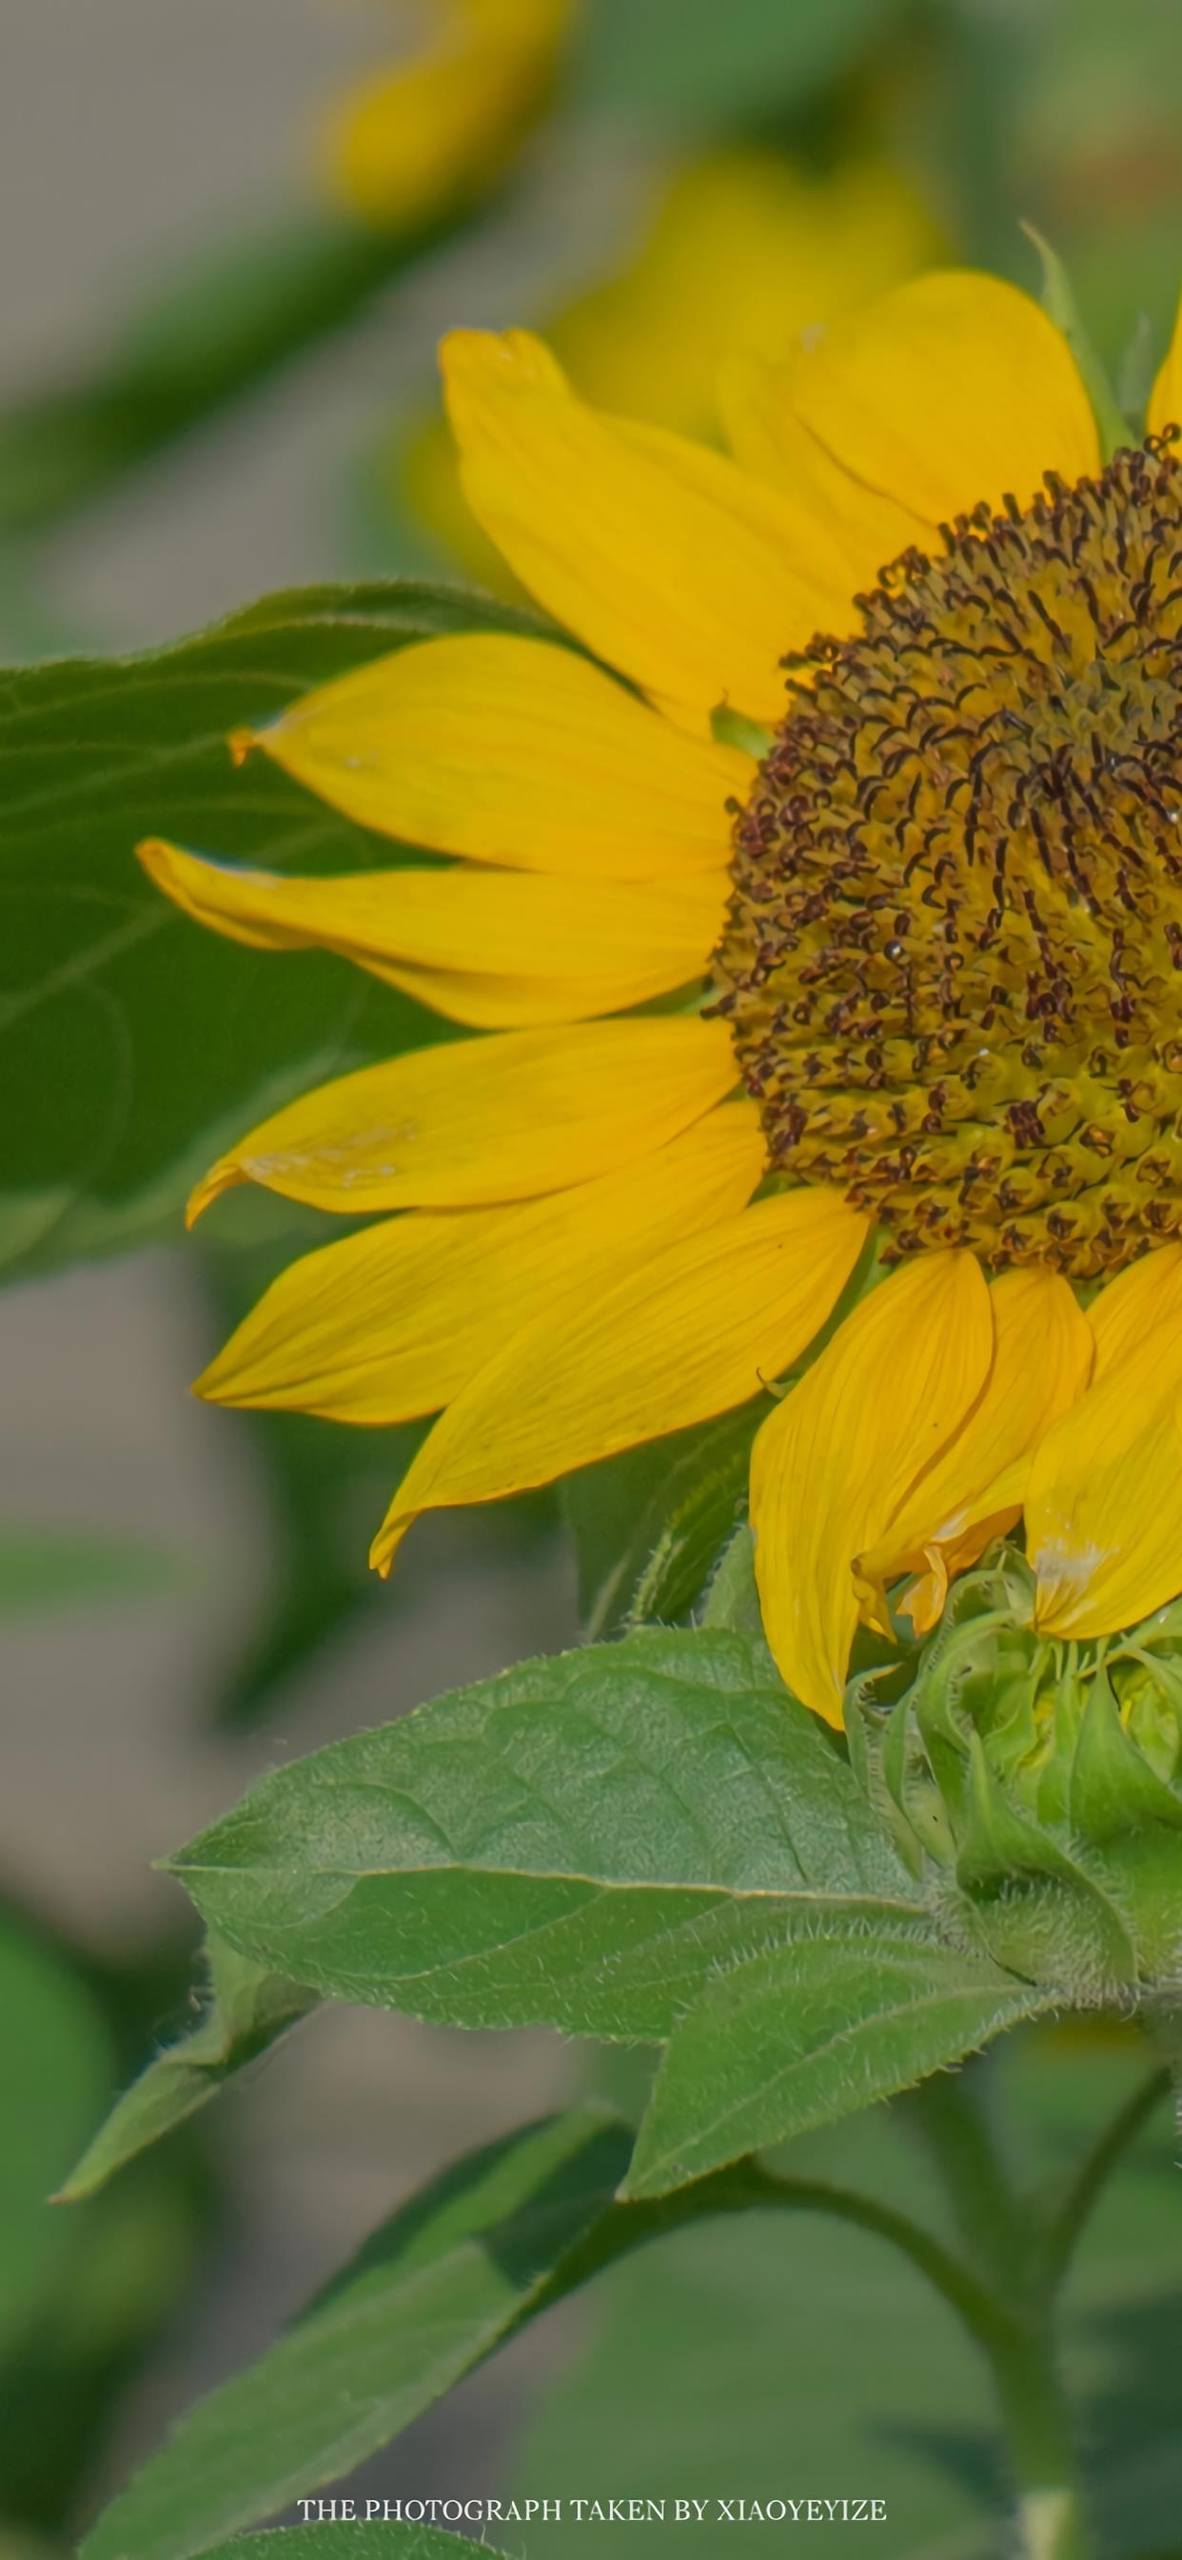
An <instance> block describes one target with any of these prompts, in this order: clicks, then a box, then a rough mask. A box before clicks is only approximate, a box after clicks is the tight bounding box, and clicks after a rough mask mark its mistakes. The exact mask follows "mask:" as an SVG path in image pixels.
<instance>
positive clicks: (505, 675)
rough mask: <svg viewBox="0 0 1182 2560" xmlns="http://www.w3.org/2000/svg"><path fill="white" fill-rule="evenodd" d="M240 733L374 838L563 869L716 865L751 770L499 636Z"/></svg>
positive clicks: (629, 876) (657, 871) (649, 875)
mask: <svg viewBox="0 0 1182 2560" xmlns="http://www.w3.org/2000/svg"><path fill="white" fill-rule="evenodd" d="M236 743H237V745H238V747H239V749H240V750H241V749H242V747H244V746H245V745H246V744H247V743H251V744H255V745H257V746H260V747H262V748H264V749H265V750H266V753H267V754H268V755H269V756H272V757H273V758H274V760H275V762H276V764H280V765H282V766H283V768H284V771H285V772H287V773H290V774H292V775H293V776H294V778H295V780H296V781H297V782H303V783H306V784H307V787H308V789H309V790H310V791H315V792H316V793H317V794H318V795H319V797H320V798H321V799H322V800H327V801H329V802H330V803H331V805H332V807H333V808H334V809H342V810H343V811H344V813H345V816H346V817H348V818H356V819H357V820H358V821H359V823H360V824H361V825H362V826H363V827H374V828H376V829H377V832H378V833H379V835H386V836H398V837H401V838H402V840H403V841H404V842H405V843H407V844H417V845H426V846H429V847H430V848H431V850H432V851H433V852H437V853H462V854H464V855H465V856H466V857H467V859H468V860H469V861H470V862H494V863H499V864H502V865H503V866H505V867H506V868H507V869H508V870H511V871H519V870H520V871H548V872H553V873H555V874H556V875H557V876H558V877H560V878H563V879H580V878H584V877H586V878H589V879H595V880H613V879H614V880H651V879H659V878H660V877H661V876H662V875H663V874H664V873H665V872H675V873H676V874H677V875H678V877H679V878H680V877H681V875H682V874H683V873H684V872H686V871H698V870H714V869H716V868H717V866H718V865H719V864H720V863H725V861H726V859H727V854H728V849H729V841H730V829H729V823H728V820H727V815H726V802H727V800H728V798H730V797H731V796H732V795H736V794H737V795H739V796H741V795H742V794H743V793H744V792H745V791H746V790H747V789H748V788H749V787H750V781H751V772H752V767H751V761H750V758H749V757H747V756H745V755H742V754H740V753H739V752H738V751H737V750H736V749H735V748H733V747H723V746H717V745H715V743H714V741H713V740H712V739H694V738H687V737H686V736H685V734H684V732H682V731H679V730H677V729H674V728H671V727H670V725H669V723H668V721H666V720H662V719H661V718H660V717H659V715H658V714H657V713H656V712H654V711H650V710H649V708H648V706H647V704H646V703H643V702H638V701H637V699H636V697H635V695H634V694H630V693H627V692H625V690H624V687H623V686H622V685H619V684H616V683H614V682H613V680H612V678H611V677H610V676H606V675H604V674H603V673H602V672H601V670H600V669H599V668H598V667H592V666H589V665H588V663H587V661H586V659H585V658H579V657H577V656H576V655H575V653H574V651H573V650H571V649H563V648H552V647H550V646H549V645H548V644H547V643H546V642H545V641H542V640H516V639H511V638H509V637H507V636H506V635H504V634H502V633H494V632H473V633H467V632H465V633H463V634H458V635H457V636H456V637H455V638H451V639H443V640H424V641H421V642H418V643H416V644H415V645H414V646H412V647H411V648H408V649H398V650H396V651H395V652H394V653H393V655H392V656H390V657H386V658H376V659H373V660H371V661H370V663H369V664H368V665H367V666H363V667H359V668H357V669H356V671H355V672H354V673H353V674H352V675H347V676H338V677H337V678H336V680H335V681H334V682H333V683H332V684H326V685H318V686H317V688H316V690H315V692H313V693H309V694H305V696H304V698H303V700H302V701H301V702H297V703H295V704H293V706H292V708H291V710H290V711H287V712H285V713H284V715H283V717H282V719H280V720H275V721H272V722H271V723H270V725H269V726H268V727H267V728H265V729H261V730H259V731H258V732H257V734H255V735H254V736H252V738H251V739H250V740H249V741H247V739H246V738H245V737H242V738H239V739H238V741H237V742H236Z"/></svg>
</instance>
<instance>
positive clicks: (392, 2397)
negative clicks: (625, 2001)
mask: <svg viewBox="0 0 1182 2560" xmlns="http://www.w3.org/2000/svg"><path fill="white" fill-rule="evenodd" d="M628 2148H629V2137H628V2134H627V2132H626V2131H625V2130H624V2129H623V2128H621V2127H620V2126H618V2125H613V2124H611V2123H609V2122H608V2120H607V2119H606V2118H605V2117H604V2116H602V2115H601V2114H599V2113H598V2112H596V2111H585V2112H579V2113H575V2114H573V2115H570V2116H563V2117H556V2118H553V2119H552V2120H551V2121H549V2122H548V2123H545V2124H540V2125H533V2126H530V2127H528V2128H526V2130H525V2131H523V2132H521V2133H518V2134H514V2135H511V2136H510V2137H508V2139H507V2140H505V2141H503V2142H499V2143H496V2144H494V2145H493V2146H492V2147H491V2148H490V2149H488V2150H485V2151H480V2152H476V2153H474V2154H472V2155H471V2157H469V2158H468V2159H466V2160H462V2161H460V2162H458V2163H457V2164H456V2166H455V2167H453V2168H452V2169H449V2170H447V2171H446V2172H445V2173H444V2174H443V2176H442V2177H440V2178H438V2179H436V2180H435V2182H434V2183H433V2184H432V2185H431V2186H430V2187H428V2188H426V2189H425V2190H424V2191H423V2193H422V2194H421V2195H419V2196H417V2197H415V2198H414V2199H413V2200H412V2202H411V2203H410V2204H408V2205H406V2206H404V2208H403V2210H402V2211H401V2212H400V2213H398V2214H396V2215H395V2216H394V2218H393V2220H392V2221H390V2222H389V2223H387V2224H386V2225H385V2226H384V2228H383V2229H382V2230H381V2231H379V2232H377V2233H375V2235H374V2237H373V2238H372V2239H371V2240H370V2241H369V2242H368V2243H367V2245H366V2247H365V2248H364V2249H363V2250H362V2251H361V2253H360V2255H359V2256H358V2257H357V2258H355V2259H354V2261H353V2263H352V2265H351V2266H350V2267H349V2268H347V2269H346V2270H345V2271H344V2273H343V2274H342V2275H340V2276H339V2277H338V2278H337V2279H336V2280H335V2282H334V2283H333V2284H332V2285H331V2286H330V2287H329V2289H328V2291H327V2292H326V2293H325V2294H323V2295H322V2296H321V2297H320V2299H319V2301H318V2302H317V2303H315V2304H314V2305H313V2306H312V2308H311V2309H310V2310H309V2311H308V2312H307V2313H305V2315H304V2317H303V2318H302V2319H301V2320H300V2321H299V2322H298V2323H297V2325H296V2326H295V2328H293V2329H292V2330H290V2331H289V2332H288V2333H287V2335H286V2336H285V2337H283V2338H281V2339H280V2341H279V2343H278V2345H276V2346H274V2347H272V2348H271V2350H270V2351H269V2353H268V2354H267V2355H265V2356H264V2357H263V2358H262V2359H261V2360H260V2362H259V2363H258V2364H256V2365H254V2366H252V2367H251V2368H250V2370H249V2371H248V2372H246V2373H244V2374H240V2375H237V2376H236V2377H235V2378H234V2379H233V2380H232V2381H230V2382H228V2383H224V2384H223V2385H222V2386H221V2388H220V2389H219V2390H217V2391H214V2392H212V2393H211V2394H210V2396H209V2398H208V2399H206V2400H204V2401H202V2402H200V2403H199V2405H198V2407H197V2408H196V2409H194V2410H192V2411H191V2412H190V2414H189V2415H188V2416H187V2417H186V2418H185V2419H183V2420H182V2422H181V2424H180V2426H179V2427H178V2428H177V2429H176V2431H175V2433H174V2434H173V2436H172V2437H171V2439H170V2441H169V2443H168V2444H167V2445H166V2446H165V2448H164V2450H163V2451H162V2452H161V2453H158V2454H157V2455H155V2456H154V2458H153V2459H152V2460H151V2461H150V2462H149V2463H148V2464H147V2465H146V2467H145V2468H144V2469H143V2470H142V2471H141V2472H140V2473H139V2474H138V2475H137V2477H136V2478H135V2479H134V2480H133V2481H132V2483H131V2486H130V2487H129V2488H128V2489H125V2490H124V2492H123V2494H122V2495H121V2496H120V2497H118V2498H116V2500H115V2502H114V2505H113V2506H111V2507H109V2508H108V2509H107V2511H106V2514H105V2515H104V2516H102V2517H101V2518H100V2520H99V2522H98V2524H97V2525H96V2526H95V2528H94V2530H93V2532H92V2533H91V2534H89V2535H88V2536H87V2539H86V2541H85V2543H84V2544H83V2546H82V2552H83V2560H188V2555H190V2554H191V2553H196V2552H204V2551H208V2549H209V2547H210V2544H211V2542H214V2541H215V2540H216V2538H217V2537H219V2536H221V2535H224V2534H226V2533H232V2532H234V2531H235V2530H236V2529H237V2528H238V2527H239V2526H243V2525H249V2524H254V2523H258V2522H261V2521H262V2520H263V2519H265V2518H266V2517H267V2516H269V2515H273V2514H275V2513H276V2512H277V2511H278V2510H279V2509H280V2508H281V2507H283V2506H285V2505H287V2504H289V2503H290V2501H291V2500H293V2499H294V2498H297V2497H299V2496H300V2495H301V2493H304V2492H307V2491H311V2490H315V2489H319V2488H321V2487H322V2486H323V2485H324V2483H325V2482H326V2481H327V2480H333V2479H339V2478H341V2477H342V2476H343V2475H344V2474H346V2473H347V2472H348V2471H350V2470H351V2469H352V2468H353V2467H354V2465H355V2464H357V2463H359V2462H360V2461H362V2460H363V2459H364V2457H365V2456H366V2455H367V2454H370V2453H373V2452H375V2451H376V2450H377V2449H378V2447H379V2446H381V2445H384V2444H387V2443H388V2442H389V2440H390V2438H391V2437H392V2436H394V2435H396V2434H397V2433H398V2432H399V2430H400V2429H401V2428H402V2427H405V2426H406V2425H408V2424H409V2422H410V2420H411V2418H412V2417H414V2416H416V2415H417V2413H418V2412H419V2410H421V2409H424V2408H426V2407H427V2406H428V2405H429V2404H430V2402H431V2401H432V2400H434V2399H436V2398H438V2396H439V2394H440V2393H441V2392H444V2391H447V2390H449V2389H450V2387H451V2385H452V2384H453V2383H454V2382H456V2381H458V2380H459V2378H460V2376H461V2374H464V2373H467V2372H468V2371H470V2369H471V2367H472V2366H473V2365H475V2364H477V2363H479V2362H480V2361H481V2359H482V2358H483V2357H484V2356H486V2355H488V2354H489V2353H490V2352H491V2350H492V2349H493V2348H494V2347H495V2346H496V2345H498V2344H499V2342H500V2340H501V2339H502V2338H504V2337H505V2336H506V2335H507V2333H508V2332H509V2331H510V2330H511V2329H513V2328H515V2327H516V2326H518V2325H519V2323H520V2322H521V2321H522V2319H524V2318H526V2317H528V2316H529V2311H530V2309H531V2307H532V2305H533V2303H534V2301H535V2300H536V2299H538V2298H540V2297H541V2296H542V2294H543V2291H544V2290H548V2289H549V2287H550V2284H551V2281H552V2280H553V2279H554V2278H555V2275H556V2271H557V2270H558V2269H559V2268H560V2267H561V2265H562V2262H563V2261H564V2260H565V2259H566V2258H567V2257H568V2256H570V2255H571V2254H572V2253H573V2252H574V2251H575V2250H576V2247H577V2244H578V2243H579V2242H580V2241H582V2240H583V2239H584V2238H585V2236H586V2235H587V2234H588V2233H590V2232H591V2231H592V2230H593V2228H594V2227H595V2226H596V2225H597V2224H598V2223H599V2222H600V2221H601V2220H602V2219H603V2217H604V2216H605V2215H606V2214H609V2213H610V2211H611V2199H612V2195H613V2191H614V2189H615V2187H616V2184H617V2181H618V2179H619V2176H620V2172H621V2170H622V2168H623V2166H624V2163H625V2161H626V2159H627V2156H628ZM618 2210H619V2209H618V2208H617V2211H618Z"/></svg>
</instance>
